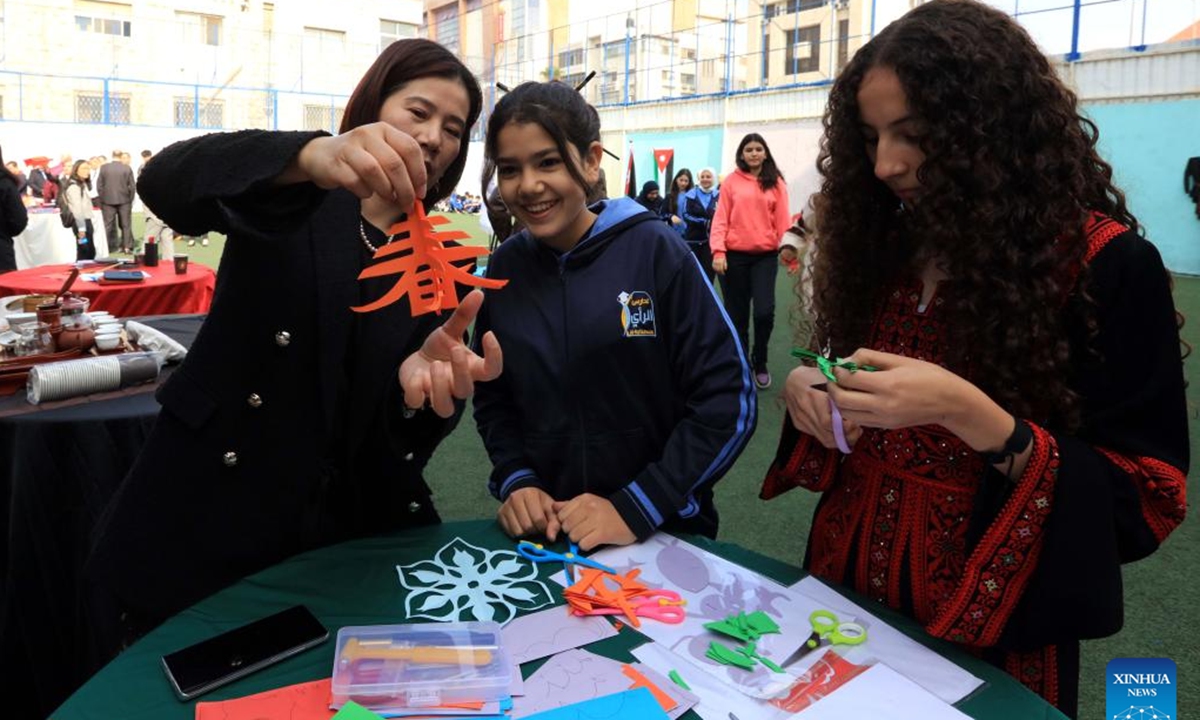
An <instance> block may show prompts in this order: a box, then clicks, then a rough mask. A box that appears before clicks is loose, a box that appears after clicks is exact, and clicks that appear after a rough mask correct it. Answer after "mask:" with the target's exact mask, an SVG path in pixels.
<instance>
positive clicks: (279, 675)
mask: <svg viewBox="0 0 1200 720" xmlns="http://www.w3.org/2000/svg"><path fill="white" fill-rule="evenodd" d="M214 531H215V532H219V531H220V530H219V528H214ZM455 537H461V538H463V539H464V540H465V541H467V542H469V543H471V544H472V545H478V546H480V547H486V548H509V547H512V546H513V542H512V541H511V540H509V539H508V538H507V537H505V536H504V534H503V533H502V532H501V531H500V529H499V528H498V527H497V525H496V523H495V522H494V521H492V520H487V521H471V522H459V523H447V524H444V525H440V526H436V527H432V528H421V529H418V530H415V531H408V532H404V533H399V534H396V535H389V536H383V537H374V538H367V539H364V540H356V541H353V542H348V543H343V544H341V545H334V546H332V547H328V548H323V549H321V550H316V551H313V552H310V553H305V554H303V555H297V556H295V557H293V558H290V559H288V560H286V561H284V562H282V563H280V564H279V565H276V566H275V567H272V568H269V569H267V570H264V571H262V572H260V573H258V574H256V575H252V576H250V577H248V578H246V579H244V580H242V581H241V582H238V583H237V584H235V585H233V586H231V587H229V588H226V589H225V590H223V591H221V592H219V593H217V594H215V595H213V596H211V597H209V598H207V599H206V600H204V601H202V602H200V603H198V604H196V605H195V606H193V607H191V608H189V609H188V610H186V611H184V612H182V613H180V614H179V615H177V616H175V617H174V618H172V619H171V620H170V621H168V622H167V623H165V624H164V625H162V626H161V627H159V628H158V629H156V630H155V631H153V632H152V633H150V634H149V635H147V636H146V637H144V638H142V640H140V641H139V642H138V643H136V644H135V645H133V646H132V647H130V648H129V649H128V650H126V651H125V652H124V653H122V654H121V655H120V656H119V657H118V658H116V659H115V660H113V661H112V662H111V663H109V664H108V665H107V666H106V667H105V668H104V669H103V670H101V671H100V672H99V673H98V674H97V675H96V676H95V677H93V678H92V679H91V680H89V681H88V682H87V684H85V685H84V686H83V687H81V688H80V689H79V690H78V691H77V692H76V693H75V694H74V695H72V696H71V697H70V698H69V699H68V700H67V702H65V703H64V704H63V705H62V707H60V708H59V709H58V710H57V711H56V712H55V713H54V714H53V716H52V717H53V718H54V719H55V720H85V719H86V720H114V719H116V718H120V719H121V720H141V719H143V718H144V719H146V720H150V719H153V720H170V719H171V718H178V719H179V720H183V719H184V718H189V719H190V718H193V717H194V714H195V710H194V707H193V706H194V705H195V703H194V702H188V703H183V702H180V701H179V700H178V699H176V697H175V695H174V694H173V693H172V691H171V689H170V687H169V686H168V684H167V680H166V678H165V676H164V675H163V671H162V667H161V665H160V662H159V659H160V658H161V656H162V655H164V654H166V653H169V652H172V651H175V650H178V649H180V648H183V647H186V646H188V645H190V644H192V643H195V642H198V641H200V640H203V639H205V638H207V637H211V636H212V635H216V634H217V633H220V632H223V631H225V630H229V629H231V628H234V627H237V626H238V625H242V624H244V623H246V622H249V621H251V620H254V619H257V618H259V617H262V616H265V615H269V614H271V613H274V612H277V611H279V610H282V609H284V608H287V607H290V606H292V605H296V604H299V603H303V604H305V605H307V606H308V607H309V608H310V609H312V611H313V612H314V613H316V615H317V617H319V618H321V620H322V622H324V624H325V626H326V627H328V628H329V630H330V635H331V637H332V636H333V635H336V634H337V630H338V628H340V627H343V626H346V625H373V624H384V623H397V622H404V621H405V618H404V592H405V591H404V588H402V587H401V586H400V583H399V581H398V579H397V575H396V569H395V566H396V565H397V564H401V565H403V564H407V563H411V562H414V561H416V560H421V559H425V558H429V557H432V556H433V554H434V553H435V552H436V551H437V550H438V549H439V548H441V547H442V546H443V545H445V544H446V543H447V542H449V541H450V540H452V539H454V538H455ZM689 539H690V540H691V541H692V542H695V543H697V544H698V545H700V546H701V547H704V548H705V549H707V550H710V551H712V552H714V553H716V554H718V555H721V556H722V557H725V558H727V559H729V560H731V561H733V562H736V563H738V564H740V565H742V566H744V567H747V568H750V569H752V570H755V571H756V572H759V573H762V574H764V575H766V576H768V577H771V578H774V579H775V580H778V581H780V582H784V583H788V584H790V583H793V582H795V581H797V580H799V579H800V577H801V575H802V573H801V571H800V570H799V569H797V568H795V567H792V566H789V565H785V564H783V563H780V562H777V561H775V560H771V559H770V558H766V557H764V556H762V555H758V554H755V553H751V552H749V551H746V550H743V549H741V548H738V547H736V546H734V545H729V544H725V543H717V542H711V541H707V540H705V539H703V538H689ZM181 570H182V571H186V568H182V569H181ZM552 572H553V568H552V567H549V566H547V567H546V568H545V569H544V570H543V573H544V574H545V575H547V576H548V575H549V574H550V573H552ZM853 599H855V600H856V601H857V602H860V603H861V602H862V601H861V599H860V598H853ZM873 609H874V611H875V612H877V614H879V615H880V617H881V619H883V620H885V621H887V622H889V623H892V624H893V625H895V626H897V627H899V628H900V629H901V630H903V631H904V632H906V633H907V634H909V635H910V636H912V637H914V638H917V639H918V640H919V641H921V642H923V643H925V644H926V645H929V646H930V647H932V648H934V649H935V650H937V651H938V652H941V653H942V654H943V655H946V656H947V657H949V658H951V659H952V660H954V661H955V662H957V663H959V664H960V665H962V666H963V667H965V668H966V669H967V670H969V671H970V672H972V673H973V674H975V675H976V676H978V677H980V678H983V679H984V680H985V681H986V683H987V684H986V685H984V686H983V687H982V688H981V689H980V690H979V691H977V692H976V693H974V694H973V695H972V696H971V697H969V698H967V699H966V700H964V701H962V702H961V703H959V705H958V707H959V709H961V710H962V711H963V712H965V713H967V714H968V715H970V716H972V717H975V718H981V719H986V718H995V719H996V720H1012V719H1013V718H1054V719H1058V718H1063V715H1061V714H1060V713H1059V712H1058V711H1056V710H1055V709H1054V708H1052V707H1051V706H1049V705H1047V704H1046V703H1045V702H1044V701H1043V700H1042V699H1041V698H1039V697H1037V696H1036V695H1034V694H1033V693H1031V692H1029V691H1028V690H1026V689H1025V688H1024V687H1023V686H1021V685H1020V684H1019V683H1018V682H1017V681H1016V680H1014V679H1012V678H1011V677H1009V676H1008V675H1007V674H1005V673H1004V672H1002V671H1000V670H998V669H996V668H994V667H992V666H991V665H988V664H987V663H984V662H982V661H980V660H977V659H975V658H973V657H970V656H968V655H966V654H964V653H961V652H959V651H958V650H956V649H955V648H953V647H952V646H950V645H948V644H945V643H940V642H937V641H934V640H932V639H931V638H929V637H927V636H925V635H924V634H923V633H922V631H921V628H920V627H918V626H917V625H916V624H915V623H913V622H912V621H910V620H908V619H905V618H902V617H900V616H898V615H895V614H893V613H890V612H889V611H887V610H886V609H885V608H880V607H875V608H873ZM642 641H643V636H641V635H640V634H638V633H636V632H635V631H633V630H632V629H628V628H626V629H624V630H622V631H621V633H620V635H618V636H617V637H615V638H611V639H609V640H605V641H603V642H601V643H596V644H593V645H589V646H588V649H589V650H592V651H595V652H599V653H602V654H605V655H610V656H612V657H616V658H618V659H623V660H630V661H632V660H633V658H632V656H630V655H628V653H627V651H628V650H629V649H630V648H632V647H635V646H637V645H639V644H641V642H642ZM333 645H334V644H333V642H332V641H329V642H326V643H325V644H323V645H322V646H321V647H319V648H317V649H314V650H309V651H308V652H305V653H302V654H300V655H299V656H297V657H294V658H291V659H289V660H286V661H284V662H282V663H280V664H278V665H275V666H273V667H271V668H268V669H266V670H263V671H261V672H259V673H257V674H255V675H251V676H250V677H247V678H244V679H242V680H240V681H238V682H236V683H233V684H231V685H227V686H225V687H223V688H220V689H219V690H215V691H213V692H211V693H209V694H207V695H205V696H204V697H203V698H201V700H224V699H228V698H234V697H241V696H243V695H250V694H252V693H256V692H261V691H263V690H269V689H272V688H276V687H281V686H284V685H291V684H294V683H300V682H306V681H309V680H316V679H319V678H321V677H328V676H329V674H330V671H331V669H332V667H333V650H334V647H333ZM696 717H697V716H696V714H695V713H691V712H689V713H688V714H686V715H684V716H683V718H684V720H695V718H696ZM708 720H723V719H711V718H710V719H708Z"/></svg>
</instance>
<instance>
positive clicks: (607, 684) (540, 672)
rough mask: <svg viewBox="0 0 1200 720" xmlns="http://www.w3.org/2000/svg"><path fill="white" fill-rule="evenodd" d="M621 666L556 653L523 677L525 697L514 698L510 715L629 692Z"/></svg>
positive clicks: (580, 654)
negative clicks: (535, 670)
mask: <svg viewBox="0 0 1200 720" xmlns="http://www.w3.org/2000/svg"><path fill="white" fill-rule="evenodd" d="M564 612H565V611H564ZM622 664H623V663H619V662H617V661H616V660H610V659H609V658H606V657H601V656H600V655H596V654H594V653H590V652H588V651H586V650H567V651H566V652H563V653H559V654H558V655H555V656H553V657H551V658H550V659H549V660H547V661H546V662H545V664H543V665H542V666H541V667H540V668H538V669H537V672H535V673H534V674H532V675H530V676H529V677H527V678H525V695H523V696H522V697H515V698H513V711H512V716H513V718H514V719H517V720H519V718H523V717H528V716H531V715H536V714H538V713H541V712H544V711H546V710H550V709H553V708H556V707H563V706H565V705H573V704H575V703H579V702H582V701H584V700H587V699H589V698H594V697H600V696H602V695H612V694H615V693H619V692H622V691H625V690H628V689H629V686H630V685H631V684H632V683H630V682H629V678H627V677H625V674H624V673H622V672H621V666H622ZM651 698H653V696H651Z"/></svg>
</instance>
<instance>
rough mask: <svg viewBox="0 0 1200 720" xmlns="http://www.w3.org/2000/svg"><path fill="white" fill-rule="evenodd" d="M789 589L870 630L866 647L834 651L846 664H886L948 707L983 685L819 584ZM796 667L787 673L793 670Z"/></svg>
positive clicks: (808, 581) (802, 583)
mask: <svg viewBox="0 0 1200 720" xmlns="http://www.w3.org/2000/svg"><path fill="white" fill-rule="evenodd" d="M791 589H792V590H794V591H796V592H798V593H799V594H800V595H801V596H803V597H805V598H812V599H813V600H814V601H816V602H817V603H819V604H820V605H821V606H823V607H826V608H828V609H829V610H832V611H833V612H834V613H836V614H838V615H839V616H841V615H851V616H855V617H857V620H856V622H859V623H861V624H863V625H866V626H868V627H869V628H870V630H869V631H868V632H869V633H870V639H869V640H868V641H867V642H866V643H864V644H862V645H860V646H857V647H843V648H840V649H839V650H838V652H839V653H840V654H841V656H842V657H844V658H846V659H847V660H849V661H850V662H852V663H855V664H859V665H861V664H863V663H865V662H866V661H867V660H869V659H871V658H874V659H876V660H878V661H879V662H883V663H886V664H887V665H889V666H890V667H892V668H893V669H895V670H896V671H898V672H900V673H901V674H903V675H904V676H905V677H907V678H908V679H909V680H912V681H913V682H915V683H916V684H918V685H920V686H921V687H923V688H925V689H926V690H928V691H929V692H931V693H933V694H934V695H936V696H938V697H939V698H941V699H942V700H944V701H945V702H948V703H955V702H958V701H959V700H962V699H963V698H965V697H966V696H967V695H970V694H971V693H972V692H974V691H975V689H976V688H978V687H979V686H981V685H983V680H980V679H979V678H977V677H975V676H974V675H972V674H971V673H969V672H967V671H966V670H964V669H962V668H961V667H959V666H958V665H956V664H954V663H953V662H951V661H949V660H947V659H946V658H944V657H942V656H941V655H938V654H937V653H936V652H934V651H933V650H930V649H929V648H927V647H925V646H924V645H922V644H920V643H918V642H917V641H915V640H913V639H911V638H909V637H908V636H907V635H905V634H904V633H902V632H900V631H899V630H897V629H896V628H894V627H892V626H890V625H888V624H887V623H885V622H883V621H882V620H880V619H878V618H876V617H875V616H873V615H871V613H870V612H868V611H867V610H865V609H864V608H861V607H859V606H858V605H855V604H854V603H853V602H851V601H850V600H849V599H848V598H846V597H844V596H843V595H841V594H840V593H838V592H837V591H836V590H834V589H833V588H831V587H829V586H828V585H826V584H824V583H822V582H821V581H820V580H817V579H816V578H814V577H806V578H804V579H803V580H801V581H800V582H798V583H796V584H795V585H792V586H791ZM798 666H799V664H797V665H795V666H791V667H789V668H788V669H789V670H794V669H796V667H798Z"/></svg>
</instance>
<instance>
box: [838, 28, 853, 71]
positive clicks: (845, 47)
mask: <svg viewBox="0 0 1200 720" xmlns="http://www.w3.org/2000/svg"><path fill="white" fill-rule="evenodd" d="M837 57H838V70H841V69H842V68H843V67H845V66H846V63H847V62H848V61H849V60H850V21H849V20H838V46H837Z"/></svg>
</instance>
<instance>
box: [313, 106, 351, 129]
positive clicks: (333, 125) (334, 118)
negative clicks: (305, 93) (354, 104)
mask: <svg viewBox="0 0 1200 720" xmlns="http://www.w3.org/2000/svg"><path fill="white" fill-rule="evenodd" d="M345 114H346V108H344V107H336V106H333V105H315V104H314V105H309V104H305V106H304V129H305V130H328V131H329V132H331V133H336V132H337V130H338V128H339V127H341V126H342V116H343V115H345Z"/></svg>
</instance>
